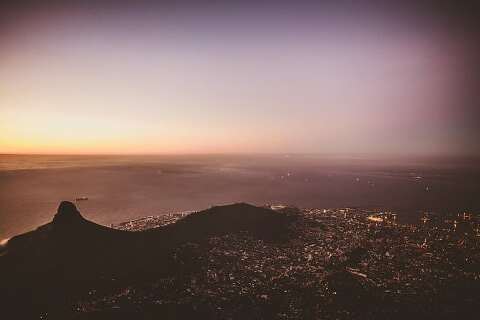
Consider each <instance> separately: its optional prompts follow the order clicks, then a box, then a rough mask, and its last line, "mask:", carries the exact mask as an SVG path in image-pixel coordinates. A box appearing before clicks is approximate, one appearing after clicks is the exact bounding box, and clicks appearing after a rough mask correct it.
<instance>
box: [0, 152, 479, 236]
mask: <svg viewBox="0 0 480 320" xmlns="http://www.w3.org/2000/svg"><path fill="white" fill-rule="evenodd" d="M479 186H480V169H479V166H478V165H477V162H476V161H473V160H471V159H469V160H465V159H428V158H421V159H407V158H402V159H389V158H385V157H384V158H381V159H369V158H368V157H355V158H353V157H338V156H335V157H334V156H319V155H288V154H283V155H177V156H173V155H159V156H87V155H84V156H71V155H68V156H67V155H48V156H46V155H0V239H2V238H8V237H11V236H13V235H15V234H19V233H23V232H26V231H29V230H32V229H35V228H36V227H38V226H40V225H41V224H44V223H47V222H49V221H50V220H51V219H52V217H53V215H54V214H55V212H56V208H57V206H58V204H59V202H60V201H62V200H75V199H76V198H80V197H85V198H88V200H84V201H79V202H78V203H77V205H78V207H79V209H80V211H81V212H82V214H83V215H84V216H85V217H86V218H87V219H90V220H93V221H95V222H97V223H100V224H103V225H111V224H116V223H120V222H123V221H126V220H131V219H136V218H140V217H143V216H148V215H162V214H166V213H171V212H178V211H187V210H201V209H206V208H209V207H211V206H213V205H220V204H227V203H233V202H248V203H252V204H256V205H263V204H267V203H268V204H290V205H294V206H298V207H315V208H339V207H362V208H373V209H378V210H394V211H396V212H397V213H398V215H399V220H400V221H401V222H402V221H403V222H405V223H415V222H416V221H418V219H419V216H420V215H421V214H422V213H423V212H425V211H435V212H438V213H446V212H448V213H452V212H453V213H456V212H458V213H460V212H463V211H468V212H473V213H478V212H479V211H480V194H479V190H480V188H479Z"/></svg>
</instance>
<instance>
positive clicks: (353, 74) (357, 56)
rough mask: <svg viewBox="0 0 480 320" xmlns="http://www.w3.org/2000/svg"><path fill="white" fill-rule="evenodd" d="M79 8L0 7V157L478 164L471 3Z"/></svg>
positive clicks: (91, 4) (120, 4) (475, 47)
mask: <svg viewBox="0 0 480 320" xmlns="http://www.w3.org/2000/svg"><path fill="white" fill-rule="evenodd" d="M85 3H87V4H89V5H83V6H78V5H73V4H72V5H66V4H64V5H46V4H43V5H42V4H40V5H38V4H36V5H35V4H33V3H32V4H27V5H23V6H15V5H11V6H7V7H5V8H3V10H2V12H3V13H2V14H1V15H0V19H1V20H0V23H1V24H0V27H1V28H0V30H1V31H0V153H47V154H48V153H50V154H51V153H55V154H58V153H67V154H92V153H101V154H110V153H111V154H156V153H160V154H163V153H328V154H332V153H333V154H336V153H339V154H358V153H361V154H422V155H436V154H448V155H470V154H480V145H479V142H478V141H477V139H476V138H477V136H480V135H479V133H480V132H479V131H480V129H479V128H478V127H479V126H478V125H477V123H476V119H478V118H479V117H478V116H479V111H478V110H477V109H478V108H477V103H478V101H479V99H478V93H477V91H478V90H476V88H477V87H478V84H479V82H478V73H477V72H476V71H477V70H480V69H479V68H478V58H477V56H478V53H479V46H478V40H477V39H478V38H480V37H479V35H480V33H479V32H478V28H477V26H476V23H475V21H477V19H476V18H478V16H476V13H477V12H478V11H474V10H473V9H472V8H468V7H466V8H465V7H459V6H456V5H446V6H440V5H433V4H429V5H426V6H425V7H421V6H418V5H416V6H413V5H412V6H410V5H406V4H397V5H386V6H377V5H365V4H357V5H354V4H351V3H350V2H345V3H347V4H341V5H338V4H337V5H335V4H322V5H311V4H302V5H298V4H297V5H291V4H283V3H281V2H276V3H275V4H274V3H268V2H265V3H263V4H258V3H257V4H249V3H248V2H244V3H243V4H240V5H233V4H228V3H226V4H206V3H202V4H197V5H187V4H184V5H157V6H153V5H149V4H148V3H146V2H145V3H144V2H138V3H137V5H128V4H127V3H126V2H123V1H119V2H115V4H112V3H110V4H108V5H107V4H106V5H98V4H95V3H96V2H85ZM97 3H98V2H97ZM362 3H364V2H362ZM399 3H403V2H399ZM432 3H435V2H432ZM437 3H438V2H437Z"/></svg>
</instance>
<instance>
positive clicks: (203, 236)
mask: <svg viewBox="0 0 480 320" xmlns="http://www.w3.org/2000/svg"><path fill="white" fill-rule="evenodd" d="M289 221H291V217H289V216H287V215H285V214H282V213H278V212H275V211H273V210H270V209H265V208H259V207H255V206H252V205H248V204H245V203H239V204H233V205H228V206H219V207H212V208H210V209H208V210H204V211H200V212H196V213H193V214H191V215H189V216H187V217H185V218H183V219H181V220H179V221H178V222H176V223H174V224H171V225H167V226H165V227H159V228H155V229H151V230H146V231H139V232H129V231H121V230H116V229H112V228H108V227H105V226H101V225H98V224H96V223H93V222H91V221H88V220H86V219H84V218H83V217H82V215H81V214H80V212H79V211H78V210H77V208H76V207H75V205H74V204H73V203H71V202H68V201H63V202H62V203H61V204H60V205H59V207H58V210H57V213H56V214H55V216H54V218H53V220H52V222H50V223H47V224H45V225H43V226H40V227H39V228H37V229H36V230H34V231H30V232H27V233H25V234H21V235H18V236H15V237H13V238H12V239H10V240H9V241H8V243H7V244H6V245H5V246H4V248H3V250H2V254H1V255H0V283H2V292H1V293H0V301H2V302H4V303H5V302H7V303H6V304H5V305H7V306H9V308H12V310H13V311H15V312H16V314H17V315H18V314H19V313H18V312H20V314H21V313H22V312H26V315H34V316H35V317H37V316H38V313H39V312H40V313H41V311H42V310H43V311H44V310H48V309H49V308H53V309H54V310H58V306H59V305H65V306H66V305H68V302H67V301H65V299H67V297H72V296H75V295H76V294H78V292H85V290H87V288H89V286H91V285H94V286H99V285H101V283H103V282H105V281H107V282H108V281H110V282H108V283H110V284H109V285H111V281H112V279H125V281H139V279H145V278H149V277H150V278H152V277H153V278H154V277H156V276H159V275H164V276H165V275H168V274H171V273H172V272H174V271H175V270H174V268H175V267H174V264H172V263H173V262H172V253H173V252H174V250H175V249H177V248H178V247H179V246H182V244H185V243H191V242H196V243H201V242H202V241H205V240H207V239H208V238H209V237H212V236H220V235H224V234H230V233H236V232H248V233H249V234H251V235H252V236H253V237H258V238H261V239H265V240H268V241H282V240H285V239H286V237H287V236H288V224H289ZM82 290H83V291H82ZM27 301H32V302H31V303H30V302H29V304H27V305H28V308H23V307H22V305H23V304H25V303H27ZM17 318H21V317H17Z"/></svg>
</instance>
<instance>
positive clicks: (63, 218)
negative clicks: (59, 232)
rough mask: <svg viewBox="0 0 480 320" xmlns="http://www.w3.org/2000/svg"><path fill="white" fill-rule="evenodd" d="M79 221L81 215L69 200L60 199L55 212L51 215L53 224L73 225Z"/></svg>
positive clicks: (81, 219)
mask: <svg viewBox="0 0 480 320" xmlns="http://www.w3.org/2000/svg"><path fill="white" fill-rule="evenodd" d="M81 221H83V217H82V215H81V214H80V212H79V211H78V209H77V207H76V206H75V205H74V204H73V203H72V202H70V201H62V202H61V203H60V205H59V206H58V209H57V213H56V214H55V216H54V217H53V225H54V226H59V225H62V226H67V225H74V224H76V223H78V222H81Z"/></svg>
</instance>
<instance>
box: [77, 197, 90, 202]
mask: <svg viewBox="0 0 480 320" xmlns="http://www.w3.org/2000/svg"><path fill="white" fill-rule="evenodd" d="M86 200H88V197H78V198H75V201H86Z"/></svg>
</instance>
